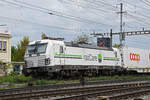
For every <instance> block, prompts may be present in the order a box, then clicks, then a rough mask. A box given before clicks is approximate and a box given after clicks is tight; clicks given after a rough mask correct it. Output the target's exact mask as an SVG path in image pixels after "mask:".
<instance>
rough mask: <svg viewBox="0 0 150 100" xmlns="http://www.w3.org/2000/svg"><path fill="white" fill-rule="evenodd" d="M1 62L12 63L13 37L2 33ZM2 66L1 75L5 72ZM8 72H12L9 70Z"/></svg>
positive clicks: (0, 42) (0, 38) (0, 40)
mask: <svg viewBox="0 0 150 100" xmlns="http://www.w3.org/2000/svg"><path fill="white" fill-rule="evenodd" d="M0 61H1V62H2V63H3V64H8V63H11V35H10V34H8V33H0ZM1 67H2V65H0V75H1V74H3V73H4V72H3V71H2V69H1ZM7 71H8V72H10V71H11V69H10V68H9V69H8V70H7Z"/></svg>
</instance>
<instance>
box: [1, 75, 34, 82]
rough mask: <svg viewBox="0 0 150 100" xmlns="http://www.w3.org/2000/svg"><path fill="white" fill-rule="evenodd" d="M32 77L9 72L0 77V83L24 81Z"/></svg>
mask: <svg viewBox="0 0 150 100" xmlns="http://www.w3.org/2000/svg"><path fill="white" fill-rule="evenodd" d="M31 80H32V77H31V76H29V77H25V76H24V75H23V74H21V75H17V74H16V73H10V74H9V75H8V76H2V77H0V83H3V82H9V83H24V82H25V83H26V82H28V81H31Z"/></svg>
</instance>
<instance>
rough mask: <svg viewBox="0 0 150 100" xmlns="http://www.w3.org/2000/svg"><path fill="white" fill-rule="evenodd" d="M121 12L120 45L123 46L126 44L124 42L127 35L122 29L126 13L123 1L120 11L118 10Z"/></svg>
mask: <svg viewBox="0 0 150 100" xmlns="http://www.w3.org/2000/svg"><path fill="white" fill-rule="evenodd" d="M118 13H119V14H120V46H121V47H122V46H123V45H124V44H123V41H124V40H125V35H124V33H123V31H122V27H123V24H122V22H123V20H122V19H123V13H125V12H124V11H123V3H120V12H118Z"/></svg>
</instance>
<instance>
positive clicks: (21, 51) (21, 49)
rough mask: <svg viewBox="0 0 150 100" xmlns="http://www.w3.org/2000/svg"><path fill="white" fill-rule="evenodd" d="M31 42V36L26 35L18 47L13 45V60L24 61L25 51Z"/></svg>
mask: <svg viewBox="0 0 150 100" xmlns="http://www.w3.org/2000/svg"><path fill="white" fill-rule="evenodd" d="M28 44H29V37H24V38H23V40H21V41H20V43H19V44H18V45H17V47H14V46H12V49H11V52H12V61H24V55H25V51H26V49H27V46H28Z"/></svg>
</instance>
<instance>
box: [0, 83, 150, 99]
mask: <svg viewBox="0 0 150 100" xmlns="http://www.w3.org/2000/svg"><path fill="white" fill-rule="evenodd" d="M96 83H97V84H98V82H96ZM96 83H95V84H96ZM58 86H59V85H58ZM72 86H75V85H72ZM139 87H140V88H144V89H146V88H149V89H150V84H149V83H147V82H146V81H144V80H142V81H141V80H140V81H139V80H136V81H135V80H134V81H132V82H131V80H130V81H129V82H125V83H121V82H118V83H116V84H114V83H113V84H108V85H104V84H103V85H88V86H85V87H81V86H79V85H78V87H77V85H76V87H72V88H71V87H70V88H55V89H54V87H53V88H50V86H49V87H48V86H43V87H42V86H39V87H28V88H22V89H21V88H20V89H18V90H17V89H7V90H2V91H0V100H25V99H28V100H29V99H30V98H36V99H35V100H37V98H41V97H42V98H45V97H46V98H49V97H50V98H51V99H50V100H52V99H54V100H55V99H56V100H71V98H73V97H74V98H78V97H80V96H81V97H85V96H87V95H92V94H93V96H94V94H95V93H97V94H98V93H100V92H105V93H109V92H111V91H112V92H113V91H114V90H115V91H121V90H127V89H129V88H130V89H131V88H133V89H136V88H139ZM93 92H94V93H93ZM89 93H90V94H89ZM84 95H85V96H84ZM64 96H67V97H66V98H62V97H64ZM69 96H70V97H69ZM72 96H73V97H72ZM58 97H61V98H59V99H58ZM67 98H68V99H67ZM69 98H70V99H69ZM72 100H76V99H72Z"/></svg>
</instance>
